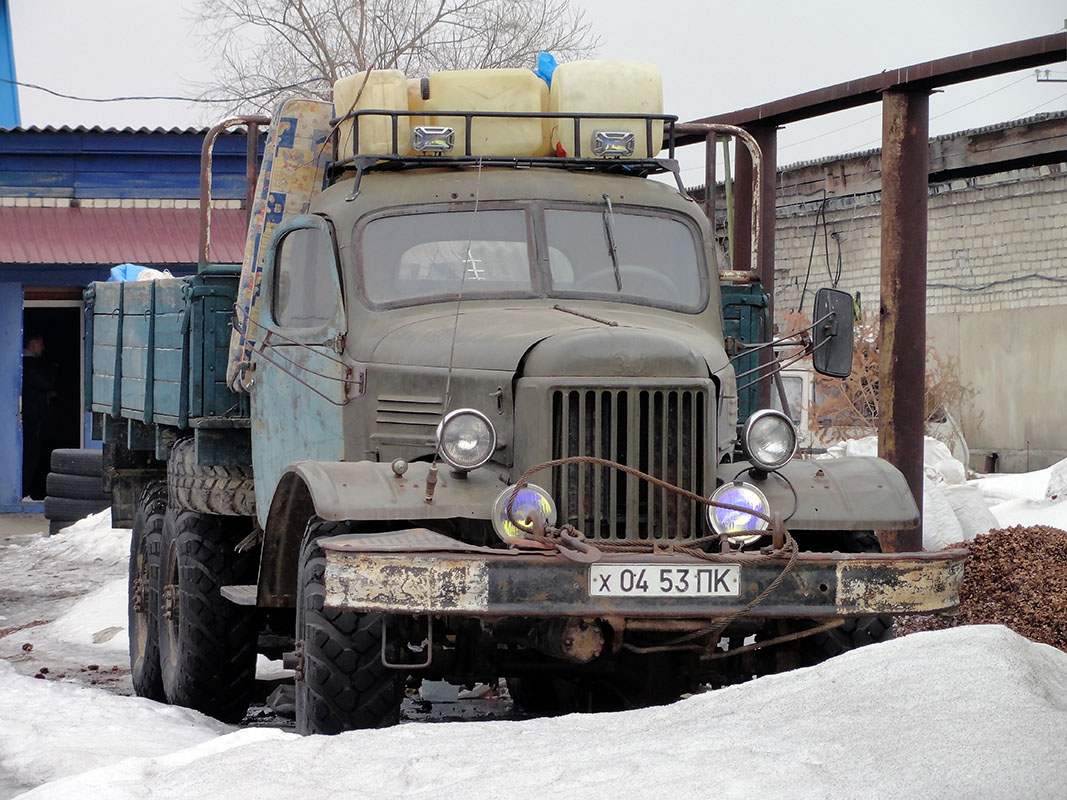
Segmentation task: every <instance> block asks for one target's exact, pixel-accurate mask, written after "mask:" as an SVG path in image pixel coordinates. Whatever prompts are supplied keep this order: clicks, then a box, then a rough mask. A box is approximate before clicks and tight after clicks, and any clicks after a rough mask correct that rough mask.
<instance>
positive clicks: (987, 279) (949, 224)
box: [775, 163, 1067, 314]
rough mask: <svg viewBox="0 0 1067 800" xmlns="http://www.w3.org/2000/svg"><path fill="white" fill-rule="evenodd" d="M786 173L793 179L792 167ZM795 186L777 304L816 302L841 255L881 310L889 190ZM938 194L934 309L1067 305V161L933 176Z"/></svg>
mask: <svg viewBox="0 0 1067 800" xmlns="http://www.w3.org/2000/svg"><path fill="white" fill-rule="evenodd" d="M781 178H782V183H783V185H785V186H787V185H788V180H789V177H788V172H786V173H783V175H782V176H781ZM786 191H788V190H787V189H786V190H783V192H782V194H781V195H780V197H779V208H778V217H777V230H776V234H775V240H776V244H775V303H776V307H777V308H780V309H788V310H790V311H792V310H794V309H796V308H797V306H798V304H799V303H800V299H801V294H802V293H803V294H804V307H805V310H810V304H811V302H812V292H813V290H814V289H816V288H818V287H820V286H828V285H830V283H831V280H832V277H833V276H836V274H837V271H838V259H839V257H840V265H841V269H840V276H841V277H840V281H839V283H838V288H840V289H843V290H845V291H848V292H850V293H852V294H855V292H857V291H859V292H860V294H861V299H862V305H863V307H864V308H865V309H868V310H870V311H874V312H876V311H877V308H878V293H879V269H880V238H881V207H880V194H879V193H878V192H871V193H867V194H862V195H852V196H842V197H832V196H831V197H828V198H827V199H826V200H825V201H805V202H802V203H798V204H793V203H790V202H789V197H788V195H787V194H786V193H785V192H786ZM928 202H929V220H928V223H927V224H928V232H927V313H928V314H947V313H957V312H967V311H1002V310H1009V309H1015V308H1027V307H1030V306H1035V305H1041V306H1049V305H1067V163H1060V164H1053V165H1051V166H1043V167H1030V168H1026V169H1017V170H1012V171H1010V172H1003V173H998V174H996V175H989V176H981V177H976V178H966V179H957V180H953V181H947V182H945V183H938V184H932V185H931V186H930V196H929V201H928ZM820 207H822V213H820ZM813 243H814V251H813V248H812V245H813ZM827 252H828V253H829V258H827ZM828 262H829V263H828ZM809 263H810V269H809ZM805 282H806V283H807V290H806V291H805V288H804V287H805Z"/></svg>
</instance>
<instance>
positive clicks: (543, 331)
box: [353, 307, 728, 377]
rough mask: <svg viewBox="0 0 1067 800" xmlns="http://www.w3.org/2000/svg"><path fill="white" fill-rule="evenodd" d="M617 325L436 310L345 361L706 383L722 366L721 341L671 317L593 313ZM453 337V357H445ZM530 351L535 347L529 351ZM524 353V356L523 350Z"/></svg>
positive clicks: (494, 311)
mask: <svg viewBox="0 0 1067 800" xmlns="http://www.w3.org/2000/svg"><path fill="white" fill-rule="evenodd" d="M590 313H594V314H595V315H597V316H602V317H603V319H605V320H609V321H611V322H615V323H617V324H616V325H608V324H605V323H604V322H597V321H594V320H589V319H585V318H583V317H580V316H576V315H575V314H571V313H567V312H563V311H559V310H556V309H553V308H551V307H548V308H545V307H537V308H530V307H511V308H501V307H491V308H490V307H486V308H465V309H463V310H461V312H460V313H459V315H458V316H457V315H456V314H455V312H454V311H452V313H449V312H448V311H445V310H442V309H440V308H438V309H435V310H434V313H428V314H427V313H423V314H420V315H415V316H412V317H410V318H408V319H407V320H404V321H401V322H399V323H398V324H395V325H392V326H390V327H389V328H387V329H385V330H382V331H380V333H379V334H378V335H377V336H376V337H366V338H363V341H361V342H359V343H358V344H357V350H356V352H354V353H353V355H354V356H355V357H356V358H357V359H360V360H366V361H370V362H373V363H378V364H397V365H403V366H420V367H447V366H448V364H449V359H450V356H451V358H452V364H453V366H454V367H456V368H460V369H485V370H498V371H506V372H511V373H514V372H515V371H517V370H518V368H519V365H520V364H521V363H522V360H523V358H524V357H525V356H526V355H527V353H529V354H530V357H529V359H528V361H527V363H526V365H525V367H524V369H523V372H524V374H528V375H548V376H554V375H610V376H616V377H626V376H638V375H648V374H651V373H650V370H651V369H654V370H655V373H656V374H664V375H673V376H676V377H706V376H707V374H708V371H709V370H710V371H712V372H715V371H718V370H720V369H723V368H724V367H725V366H726V365H727V363H728V361H727V358H726V353H725V351H724V349H723V344H722V341H721V339H718V338H717V337H716V336H715V335H714V334H713V333H711V332H710V331H708V330H705V329H703V328H701V327H698V326H697V325H696V324H694V323H695V322H698V321H702V320H700V318H693V320H694V321H693V322H689V321H688V320H686V319H682V318H679V317H677V316H668V315H663V314H662V313H649V312H647V311H642V310H630V309H619V308H610V309H606V308H597V309H595V310H594V311H591V312H590ZM453 336H454V338H455V352H454V355H453V354H452V346H453ZM535 346H536V347H535ZM531 348H532V350H531Z"/></svg>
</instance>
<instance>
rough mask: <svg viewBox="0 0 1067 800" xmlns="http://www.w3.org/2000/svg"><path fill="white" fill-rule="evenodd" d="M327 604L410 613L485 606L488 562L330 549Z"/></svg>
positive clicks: (464, 609) (471, 609)
mask: <svg viewBox="0 0 1067 800" xmlns="http://www.w3.org/2000/svg"><path fill="white" fill-rule="evenodd" d="M325 603H326V606H327V607H329V608H347V609H353V610H356V611H379V610H381V611H393V612H403V613H411V614H418V613H434V612H447V611H466V612H471V611H485V610H486V609H487V608H488V607H489V573H488V565H487V564H486V563H485V562H484V561H480V560H476V559H463V558H442V557H440V556H434V557H421V556H418V555H414V554H406V555H403V554H398V555H395V556H393V555H382V554H374V555H373V556H369V555H363V554H359V553H348V554H342V553H335V552H330V551H327V553H326V598H325Z"/></svg>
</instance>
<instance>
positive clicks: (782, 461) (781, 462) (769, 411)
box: [741, 408, 800, 472]
mask: <svg viewBox="0 0 1067 800" xmlns="http://www.w3.org/2000/svg"><path fill="white" fill-rule="evenodd" d="M768 417H774V418H776V419H779V420H781V421H782V422H783V423H785V426H786V430H788V432H789V435H790V436H791V437H792V443H791V446H790V444H789V443H787V446H786V448H785V450H786V455H784V456H783V457H781V458H779V459H775V460H773V461H770V460H766V459H763V458H760V456H759V455H758V454H757V448H755V447H753V445H752V443H751V441H750V438H751V436H752V431H753V428H754V427H755V426H756V425H757V424H758V423H759V422H760V420H763V419H766V418H768ZM799 442H800V437H799V436H798V435H797V428H796V426H795V425H794V424H793V420H791V419H789V417H787V416H786V415H785V414H783V413H782V412H781V411H777V410H776V409H773V408H763V409H760V410H759V411H757V412H756V413H755V414H753V415H752V416H750V417H749V418H748V420H747V421H746V422H745V427H744V429H743V430H742V432H741V449H742V451H743V452H744V454H745V458H746V459H748V460H749V461H751V462H752V465H753V466H754V467H756V468H757V469H762V470H764V471H766V472H773V471H774V470H776V469H781V468H782V467H784V466H785V465H786V464H788V463H789V462H790V461H792V460H793V457H794V456H795V455H796V454H797V447H798V445H799Z"/></svg>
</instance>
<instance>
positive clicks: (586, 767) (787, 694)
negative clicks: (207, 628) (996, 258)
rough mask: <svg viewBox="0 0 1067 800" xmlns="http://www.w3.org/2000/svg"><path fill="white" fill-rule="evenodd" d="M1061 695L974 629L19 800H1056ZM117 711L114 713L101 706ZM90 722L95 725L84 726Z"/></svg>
mask: <svg viewBox="0 0 1067 800" xmlns="http://www.w3.org/2000/svg"><path fill="white" fill-rule="evenodd" d="M4 676H5V678H7V679H14V678H15V677H16V676H13V675H12V674H11V673H10V671H7V672H6V673H4ZM19 680H21V681H23V682H28V681H27V679H24V678H22V679H19ZM1064 685H1067V654H1064V653H1062V652H1060V651H1058V650H1056V649H1054V648H1052V647H1048V646H1046V645H1039V644H1035V643H1033V642H1030V641H1028V640H1026V639H1024V638H1022V637H1021V636H1018V635H1016V634H1014V633H1012V632H1011V631H1009V630H1007V629H1006V628H1003V627H1000V626H977V627H966V628H957V629H952V630H946V631H936V632H930V633H919V634H914V635H912V636H908V637H906V638H903V639H898V640H895V641H890V642H887V643H885V644H881V645H874V646H871V647H867V648H863V649H860V650H857V651H854V652H851V653H847V654H845V655H843V656H841V657H839V658H835V659H832V660H830V661H828V662H826V663H824V664H821V665H819V666H818V667H813V668H811V669H805V670H798V671H795V672H791V673H786V674H783V675H775V676H770V677H766V678H760V679H758V680H755V681H752V682H750V683H747V684H742V685H739V686H734V687H730V688H727V689H721V690H719V691H715V692H710V693H708V694H702V695H698V696H696V697H692V698H690V699H688V700H683V701H680V702H678V703H675V704H673V705H671V706H665V707H661V708H652V709H645V710H642V711H631V712H626V713H620V714H597V715H572V716H567V717H560V718H556V719H538V720H528V721H523V722H501V721H497V722H480V723H445V724H438V725H429V724H415V725H404V726H400V727H397V728H392V729H388V730H380V731H357V732H353V733H348V734H344V735H341V736H336V737H332V738H331V737H320V736H314V737H307V738H301V737H298V736H295V735H293V734H286V733H281V732H277V731H263V730H245V731H240V732H237V733H232V734H228V735H226V736H223V737H220V738H217V739H211V737H212V736H213V735H214V734H215V733H216V732H217V730H218V728H208V727H206V724H205V726H203V727H199V728H198V729H197V730H198V733H197V734H196V735H200V736H202V737H203V739H211V741H206V742H204V741H203V739H202V740H201V741H202V743H201V744H199V745H197V746H195V747H191V748H189V749H185V750H181V751H179V752H175V753H172V754H170V755H156V754H151V753H146V752H141V753H138V755H141V756H142V757H139V758H131V759H128V760H125V761H121V762H113V763H110V764H106V765H105V766H102V767H101V768H99V769H96V770H93V771H91V772H88V773H85V774H82V775H78V776H76V777H70V778H66V779H61V780H56V781H53V782H51V783H49V784H46V785H44V786H41V787H39V788H38V789H36V790H34V791H31V792H29V793H28V794H26V795H25V796H24V797H25V798H26V800H45V799H46V798H47V799H50V800H67V799H71V800H72V799H73V798H78V800H80V799H81V798H84V797H108V798H112V799H113V800H122V799H123V798H129V799H130V800H134V799H135V798H136V799H138V800H139V799H140V798H144V797H151V798H158V799H159V800H165V798H181V800H186V798H188V797H194V796H195V797H223V796H237V797H257V798H264V799H265V798H279V799H280V798H289V797H294V796H304V795H308V794H311V793H314V794H330V793H331V792H336V793H340V794H342V795H346V796H358V797H361V798H396V797H406V798H420V797H425V798H431V797H432V798H434V800H448V798H456V800H468V798H470V797H508V798H512V800H522V799H523V798H531V800H542V798H544V797H545V796H546V795H551V794H560V795H565V796H567V797H577V798H583V797H589V798H602V797H608V796H614V797H642V798H646V797H648V798H658V797H662V798H677V797H724V798H750V797H790V798H806V797H811V798H823V797H829V796H850V797H909V798H935V797H1016V796H1020V795H1025V796H1026V797H1028V798H1059V797H1061V796H1062V791H1063V786H1064V785H1067V760H1065V759H1064V758H1063V752H1062V743H1063V741H1064V740H1065V738H1067V696H1065V695H1064V693H1063V692H1062V687H1063V686H1064ZM61 688H63V687H57V686H56V685H54V684H45V685H44V686H43V687H42V689H43V693H42V696H41V698H40V706H41V708H42V714H43V715H45V716H46V717H47V718H48V719H49V720H54V721H55V726H57V727H62V726H63V725H65V724H66V721H65V720H64V719H63V717H62V716H59V715H56V716H53V711H52V706H53V704H54V703H58V700H55V701H54V700H52V699H51V696H50V695H51V692H55V691H58V690H59V689H61ZM82 691H87V690H82ZM94 697H95V698H96V699H97V700H99V702H95V701H94V704H93V706H92V711H91V713H89V714H83V715H82V717H83V719H84V721H85V723H87V724H88V725H96V724H99V726H100V727H101V728H102V729H104V730H116V729H118V728H120V727H122V726H123V725H124V724H126V723H125V722H124V720H125V718H126V716H125V715H126V714H127V710H126V709H127V708H128V707H129V703H130V702H136V701H130V700H129V699H126V698H114V697H108V696H106V695H102V694H101V695H99V696H98V697H96V696H94ZM122 700H124V701H125V703H124V704H123V705H122V706H121V708H120V707H119V706H114V707H113V706H111V705H109V701H112V702H118V701H122ZM67 713H68V714H69V712H67ZM185 713H188V712H185ZM94 716H95V717H99V721H98V723H97V722H96V721H94V720H91V719H86V717H94ZM189 723H190V724H194V723H193V719H192V718H189ZM139 724H140V723H134V724H133V725H131V728H132V730H131V731H130V738H134V737H137V736H138V734H139V733H141V731H140V729H139V728H138V727H136V726H137V725H139ZM195 724H197V725H200V723H199V722H197V723H195ZM48 728H49V729H51V726H48ZM41 735H42V736H44V734H41ZM92 738H93V736H92V735H89V734H88V732H86V734H85V735H83V736H77V735H72V736H69V737H67V739H68V741H66V742H64V746H65V747H70V748H72V750H74V751H76V750H77V749H78V748H79V747H90V746H92V744H91V742H90V741H88V740H91V739H92ZM141 738H144V739H147V740H150V741H154V742H164V741H167V739H168V736H167V735H165V734H164V735H160V734H159V732H155V733H152V734H150V735H148V734H147V732H145V735H143V736H142V737H141ZM125 741H129V738H128V739H126V740H125ZM188 743H189V741H188V739H185V740H182V739H180V738H179V740H178V741H176V742H175V744H176V746H177V747H182V746H184V745H187V744H188ZM598 743H599V744H598ZM115 747H116V748H118V747H119V745H118V744H117V743H116V744H115ZM37 749H38V750H39V749H41V748H37ZM44 749H45V750H47V751H48V752H49V753H53V755H52V756H51V757H53V758H59V757H60V756H58V755H57V754H55V753H54V750H55V749H54V748H44ZM38 757H39V754H38V753H34V754H17V755H14V754H12V755H7V756H6V758H7V759H8V760H9V761H10V760H15V761H18V760H19V759H26V763H24V764H22V763H20V766H22V767H23V774H27V775H28V774H30V773H32V772H34V770H37V771H39V772H40V775H41V777H42V778H43V777H45V776H47V775H49V774H51V772H50V770H49V768H48V765H46V764H41V763H40V762H39V761H37V760H36V759H37V758H38ZM73 757H74V758H80V759H81V761H80V763H85V762H86V761H91V759H90V758H87V757H84V756H81V755H79V754H75V755H74V756H73ZM31 758H32V759H34V760H33V761H30V759H31Z"/></svg>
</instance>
